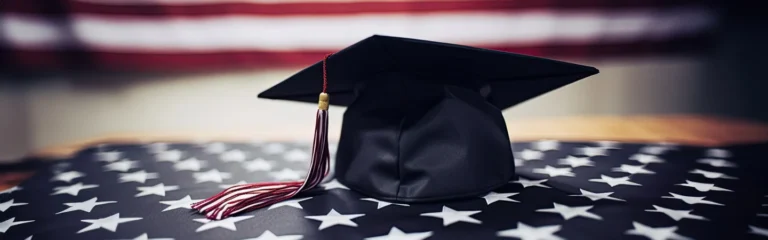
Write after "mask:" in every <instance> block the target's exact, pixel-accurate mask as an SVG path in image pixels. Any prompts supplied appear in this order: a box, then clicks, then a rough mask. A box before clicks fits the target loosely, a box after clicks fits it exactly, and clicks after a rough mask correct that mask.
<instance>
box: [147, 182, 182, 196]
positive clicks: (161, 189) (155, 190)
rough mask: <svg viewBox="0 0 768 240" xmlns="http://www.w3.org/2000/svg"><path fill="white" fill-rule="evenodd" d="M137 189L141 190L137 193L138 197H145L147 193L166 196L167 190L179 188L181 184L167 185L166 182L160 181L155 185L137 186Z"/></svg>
mask: <svg viewBox="0 0 768 240" xmlns="http://www.w3.org/2000/svg"><path fill="white" fill-rule="evenodd" d="M136 189H138V190H139V193H137V194H136V197H143V196H147V195H158V196H165V192H170V191H174V190H178V189H179V186H165V184H162V183H160V184H157V185H155V186H150V187H137V188H136Z"/></svg>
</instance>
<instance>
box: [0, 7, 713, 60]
mask: <svg viewBox="0 0 768 240" xmlns="http://www.w3.org/2000/svg"><path fill="white" fill-rule="evenodd" d="M1 19H2V22H3V25H2V31H3V34H2V35H3V36H4V38H5V39H4V40H5V41H6V44H9V45H10V46H12V47H14V48H19V49H36V50H37V49H57V48H61V47H74V46H75V45H83V46H85V47H87V48H88V49H99V50H106V51H115V52H148V53H153V52H177V53H185V52H211V51H249V50H253V51H275V52H277V51H306V50H333V49H341V48H343V47H345V46H348V45H349V44H352V43H354V42H356V41H359V40H360V39H363V38H365V37H368V36H371V35H373V34H382V35H392V36H401V37H412V38H421V39H429V40H433V41H442V42H451V43H458V44H467V45H492V46H493V45H520V46H531V45H542V43H548V44H582V43H586V42H595V43H602V44H606V43H621V42H624V41H637V40H654V41H658V40H669V39H675V38H679V37H686V36H690V35H695V34H697V33H701V32H703V31H706V30H707V29H709V28H710V27H711V25H712V24H713V22H712V20H713V17H712V15H711V13H710V12H708V11H706V10H705V9H696V8H682V9H676V10H675V11H672V10H670V11H665V12H662V13H658V12H654V11H641V10H635V11H623V12H612V13H609V14H590V13H588V12H581V11H531V12H520V13H517V14H510V13H499V12H475V13H461V14H457V13H443V14H423V15H396V14H379V15H374V14H367V15H357V16H334V17H286V18H281V19H279V21H278V20H275V19H274V18H270V17H256V16H228V17H209V18H194V19H154V18H122V17H106V16H97V15H87V14H78V15H74V16H71V17H70V18H69V19H68V21H69V22H70V24H69V25H64V24H62V23H61V22H62V21H60V20H57V19H52V18H40V17H36V16H31V15H20V14H6V15H4V16H2V18H1ZM662 23H663V24H662ZM661 26H663V27H661ZM500 29H503V30H500Z"/></svg>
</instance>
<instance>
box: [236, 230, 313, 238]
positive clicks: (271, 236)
mask: <svg viewBox="0 0 768 240" xmlns="http://www.w3.org/2000/svg"><path fill="white" fill-rule="evenodd" d="M301 238H303V236H301V235H282V236H277V235H275V234H274V233H272V232H270V231H269V230H267V231H265V232H264V233H262V234H261V235H259V236H258V237H256V238H248V239H244V240H299V239H301Z"/></svg>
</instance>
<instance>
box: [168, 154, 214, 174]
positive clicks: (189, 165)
mask: <svg viewBox="0 0 768 240" xmlns="http://www.w3.org/2000/svg"><path fill="white" fill-rule="evenodd" d="M206 165H207V164H206V163H205V161H203V160H198V159H197V158H194V157H192V158H189V159H187V160H183V161H180V162H177V163H175V164H173V169H175V170H176V171H200V169H201V168H204V167H205V166H206Z"/></svg>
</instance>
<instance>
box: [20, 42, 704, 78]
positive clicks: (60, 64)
mask: <svg viewBox="0 0 768 240" xmlns="http://www.w3.org/2000/svg"><path fill="white" fill-rule="evenodd" d="M702 39H706V38H702V37H697V38H687V39H678V40H674V41H670V42H650V41H643V42H633V43H626V44H585V45H568V46H558V45H540V46H496V47H490V46H489V47H487V48H490V49H496V50H501V51H507V52H514V53H520V54H525V55H532V56H540V57H555V58H596V57H611V56H620V57H625V56H637V55H646V54H658V53H675V52H684V51H692V50H694V51H695V50H702V49H704V46H707V45H706V44H707V42H706V41H702ZM334 51H336V50H328V51H302V52H269V51H242V52H215V53H189V54H187V53H184V54H172V53H167V54H163V53H153V54H147V53H115V52H88V53H85V52H72V51H70V52H48V51H21V50H18V51H17V50H13V51H6V52H5V53H6V54H9V55H6V56H8V57H7V58H6V59H5V60H6V62H7V63H8V64H6V65H8V66H12V67H17V68H28V69H33V70H40V69H56V68H84V69H95V68H106V69H113V70H149V71H207V70H227V69H244V68H254V67H259V68H262V67H303V66H307V65H309V64H313V63H316V62H318V61H319V60H321V59H323V57H324V56H325V55H326V54H328V53H331V52H334Z"/></svg>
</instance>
